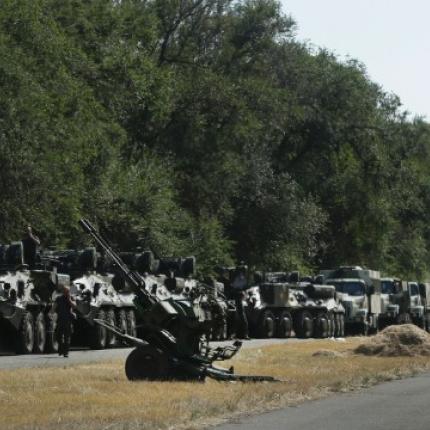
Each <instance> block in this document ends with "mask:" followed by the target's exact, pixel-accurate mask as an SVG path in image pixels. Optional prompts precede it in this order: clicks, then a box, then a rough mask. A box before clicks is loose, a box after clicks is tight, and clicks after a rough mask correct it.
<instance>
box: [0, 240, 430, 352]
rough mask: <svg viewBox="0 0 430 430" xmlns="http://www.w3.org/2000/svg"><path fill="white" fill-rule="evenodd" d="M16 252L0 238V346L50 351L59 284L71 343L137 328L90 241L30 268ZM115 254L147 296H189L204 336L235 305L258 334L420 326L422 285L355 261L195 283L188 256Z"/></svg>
mask: <svg viewBox="0 0 430 430" xmlns="http://www.w3.org/2000/svg"><path fill="white" fill-rule="evenodd" d="M23 255H24V252H23V244H22V243H21V242H17V243H13V244H11V245H0V344H1V345H2V346H6V347H8V348H12V349H14V350H15V351H16V352H17V353H24V354H28V353H32V352H38V353H41V352H55V351H56V350H57V348H58V344H57V342H56V338H55V328H56V315H55V313H53V312H52V304H53V301H54V299H55V297H56V295H57V294H58V291H59V289H61V287H63V286H67V287H68V288H70V292H71V295H72V297H73V298H74V299H75V300H76V303H77V319H76V321H75V322H74V325H73V332H74V333H73V338H72V341H73V343H74V344H75V345H80V346H88V347H90V348H92V349H103V348H107V347H116V346H120V345H122V344H124V339H123V337H121V335H118V333H116V332H115V331H113V330H109V329H108V328H106V327H116V328H118V329H119V331H120V333H122V334H124V335H128V336H131V337H135V336H136V335H137V333H138V329H137V327H138V326H139V324H140V323H141V322H140V321H138V317H137V315H138V309H137V305H136V297H137V296H136V291H135V290H133V289H132V288H130V282H129V280H127V276H125V275H124V273H123V272H121V270H119V268H118V264H116V263H115V262H114V261H111V260H109V259H105V257H106V255H105V253H103V254H98V253H97V251H96V248H87V249H84V250H65V251H49V252H44V253H43V254H41V255H40V256H39V258H38V263H37V265H36V266H34V267H32V268H31V269H30V268H29V267H28V266H27V265H26V264H24V258H23ZM118 256H120V258H122V259H123V260H121V261H125V262H127V264H128V267H130V270H133V271H134V272H135V273H136V274H137V275H138V276H139V279H141V280H142V285H144V288H145V292H146V293H147V294H150V295H151V296H152V297H155V298H156V300H160V301H165V300H175V302H176V303H184V304H187V303H188V304H189V303H190V302H193V303H194V302H196V301H197V302H198V303H199V305H198V306H197V308H198V309H199V311H198V312H199V313H200V318H201V319H202V320H204V319H208V318H209V319H210V321H211V324H208V325H207V331H206V332H205V333H204V336H205V337H206V338H207V339H210V340H225V339H228V338H231V337H235V335H236V334H237V332H238V324H239V323H240V321H239V320H240V319H239V320H238V313H237V309H236V308H237V306H240V305H241V306H240V308H241V310H240V312H242V311H243V313H244V315H246V318H247V322H248V324H249V332H250V335H251V336H253V337H259V338H271V337H280V338H288V337H291V336H293V335H295V336H296V337H299V338H310V337H314V338H327V337H343V336H344V335H345V334H347V335H348V334H362V335H367V334H371V333H375V332H376V331H377V330H379V329H382V328H384V327H386V326H388V325H391V324H403V323H414V324H416V325H418V326H419V327H422V328H423V329H426V330H428V331H430V283H418V282H415V281H409V282H408V281H403V280H401V279H398V278H388V277H386V278H381V276H380V273H379V272H378V271H374V270H368V269H363V268H361V267H359V266H342V267H339V268H337V269H334V270H322V271H321V272H320V273H319V275H318V276H316V277H304V278H300V276H299V274H298V273H297V272H291V273H288V272H255V273H254V274H253V275H252V276H251V274H250V272H249V271H248V269H247V267H246V266H240V267H235V268H223V269H221V270H218V273H219V277H218V279H217V280H215V279H214V278H206V279H205V282H204V283H202V282H199V281H198V280H197V279H196V274H195V264H196V263H195V259H194V258H193V257H188V258H155V257H154V255H153V253H152V252H150V251H147V252H143V253H130V252H127V253H121V254H118ZM124 264H125V263H124ZM202 285H205V288H204V294H203V293H202V291H203V290H202ZM237 288H239V290H237ZM237 291H240V294H241V295H240V296H238V295H237ZM238 297H241V299H240V300H239V302H238ZM197 302H196V303H197ZM187 306H188V305H187ZM97 321H104V322H105V323H106V324H107V326H105V325H102V324H98V323H97Z"/></svg>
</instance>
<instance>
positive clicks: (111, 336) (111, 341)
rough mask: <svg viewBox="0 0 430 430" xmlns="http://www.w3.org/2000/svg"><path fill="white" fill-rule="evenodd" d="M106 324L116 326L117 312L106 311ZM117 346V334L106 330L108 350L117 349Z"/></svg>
mask: <svg viewBox="0 0 430 430" xmlns="http://www.w3.org/2000/svg"><path fill="white" fill-rule="evenodd" d="M106 322H107V323H108V324H111V325H113V326H115V325H116V318H115V311H114V310H113V309H109V310H108V311H106ZM117 345H118V338H117V337H116V334H115V333H112V332H111V331H109V330H106V346H107V347H108V348H115V347H116V346H117Z"/></svg>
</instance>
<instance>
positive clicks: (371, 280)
mask: <svg viewBox="0 0 430 430" xmlns="http://www.w3.org/2000/svg"><path fill="white" fill-rule="evenodd" d="M318 278H319V282H323V283H324V284H328V285H333V286H334V287H335V288H336V296H337V297H338V298H339V300H340V302H341V303H342V305H343V307H344V308H345V328H346V332H347V334H348V333H356V332H358V333H361V334H364V335H367V334H368V333H369V331H370V332H376V331H377V330H378V327H379V317H380V315H381V312H382V302H381V276H380V273H379V272H377V271H374V270H367V269H363V268H361V267H359V266H343V267H340V268H338V269H335V270H323V271H321V272H320V275H319V277H318Z"/></svg>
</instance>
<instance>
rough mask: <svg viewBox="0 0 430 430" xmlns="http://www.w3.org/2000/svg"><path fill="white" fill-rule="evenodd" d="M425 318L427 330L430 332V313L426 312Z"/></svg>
mask: <svg viewBox="0 0 430 430" xmlns="http://www.w3.org/2000/svg"><path fill="white" fill-rule="evenodd" d="M425 319H426V330H427V332H428V333H430V314H426V316H425Z"/></svg>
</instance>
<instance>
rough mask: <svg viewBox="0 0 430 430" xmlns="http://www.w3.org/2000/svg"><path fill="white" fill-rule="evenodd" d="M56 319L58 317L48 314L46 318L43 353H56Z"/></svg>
mask: <svg viewBox="0 0 430 430" xmlns="http://www.w3.org/2000/svg"><path fill="white" fill-rule="evenodd" d="M57 318H58V315H57V314H56V313H55V314H48V316H47V318H46V343H45V352H48V353H52V352H58V341H57V333H56V331H57Z"/></svg>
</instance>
